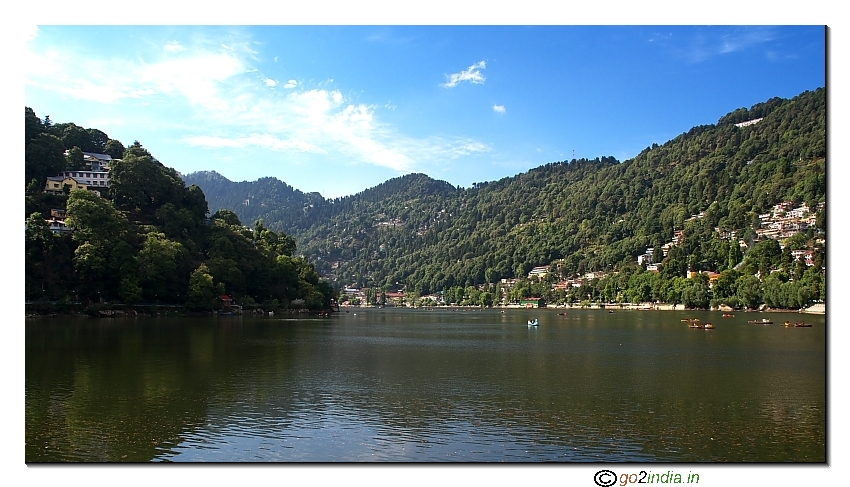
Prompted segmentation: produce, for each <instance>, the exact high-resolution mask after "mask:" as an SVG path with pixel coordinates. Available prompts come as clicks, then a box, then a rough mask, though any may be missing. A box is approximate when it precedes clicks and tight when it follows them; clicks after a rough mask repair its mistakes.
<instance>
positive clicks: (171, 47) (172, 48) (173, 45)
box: [163, 41, 185, 52]
mask: <svg viewBox="0 0 850 487" xmlns="http://www.w3.org/2000/svg"><path fill="white" fill-rule="evenodd" d="M163 49H165V50H166V51H168V52H178V51H182V50H183V49H185V48H184V47H183V45H182V44H180V43H179V42H177V41H170V42H167V43H166V44H165V47H163Z"/></svg>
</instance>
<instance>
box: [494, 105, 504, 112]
mask: <svg viewBox="0 0 850 487" xmlns="http://www.w3.org/2000/svg"><path fill="white" fill-rule="evenodd" d="M493 111H494V112H497V113H505V105H493Z"/></svg>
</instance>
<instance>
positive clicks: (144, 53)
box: [23, 25, 826, 197]
mask: <svg viewBox="0 0 850 487" xmlns="http://www.w3.org/2000/svg"><path fill="white" fill-rule="evenodd" d="M23 61H24V63H25V104H26V106H29V107H31V108H33V109H34V110H35V112H36V114H37V115H39V116H40V117H44V116H45V115H50V117H51V119H52V120H53V121H54V122H73V123H76V124H78V125H81V126H83V127H87V128H89V127H91V128H97V129H100V130H102V131H104V132H106V133H107V134H108V135H109V136H110V137H112V138H115V139H118V140H120V141H121V142H122V143H123V144H125V145H129V144H131V143H132V142H133V141H134V140H138V141H140V142H141V143H142V144H143V145H144V146H145V147H147V148H148V149H149V150H150V151H151V152H152V153H153V154H154V156H156V157H157V158H158V159H159V160H161V161H162V162H163V163H164V164H166V165H168V166H171V167H174V168H175V169H177V170H178V171H180V172H182V173H189V172H193V171H199V170H215V171H218V172H220V173H221V174H223V175H224V176H226V177H227V178H229V179H231V180H234V181H242V180H255V179H257V178H260V177H264V176H274V177H277V178H279V179H281V180H283V181H285V182H286V183H288V184H290V185H292V186H293V187H295V188H297V189H300V190H302V191H318V192H320V193H322V194H323V195H324V196H326V197H337V196H344V195H347V194H353V193H356V192H359V191H362V190H364V189H366V188H369V187H372V186H375V185H377V184H379V183H381V182H383V181H385V180H387V179H390V178H392V177H396V176H399V175H402V174H406V173H410V172H423V173H426V174H428V175H430V176H431V177H434V178H437V179H443V180H446V181H448V182H450V183H452V184H455V185H460V186H470V185H471V184H472V183H473V182H480V181H492V180H496V179H500V178H502V177H505V176H511V175H514V174H517V173H520V172H523V171H526V170H528V169H531V168H533V167H536V166H539V165H542V164H546V163H548V162H554V161H562V160H569V159H572V157H573V154H575V157H579V158H580V157H588V158H594V157H598V156H614V157H616V158H618V159H620V160H626V159H628V158H631V157H633V156H635V155H636V154H637V153H639V152H640V151H641V150H642V149H644V148H645V147H647V146H649V145H651V144H652V143H659V144H661V143H664V142H665V141H667V140H669V139H671V138H673V137H675V136H677V135H678V134H680V133H682V132H685V131H687V130H689V129H690V128H691V127H692V126H695V125H700V124H710V123H716V122H717V120H718V118H720V117H721V116H722V115H724V114H726V113H728V112H729V111H732V110H734V109H736V108H739V107H750V106H751V105H753V104H755V103H758V102H761V101H765V100H767V99H769V98H771V97H774V96H779V97H793V96H795V95H797V94H799V93H801V92H803V91H805V90H813V89H816V88H818V87H821V86H825V76H826V74H825V65H826V61H825V35H824V28H823V27H822V26H751V27H744V26H715V27H708V26H529V27H520V26H406V27H401V26H392V25H388V26H258V27H224V26H214V27H203V26H182V27H181V26H140V27H139V26H113V27H101V26H39V27H38V28H33V29H32V30H31V31H30V32H29V33H28V40H27V41H26V44H25V56H24V58H23Z"/></svg>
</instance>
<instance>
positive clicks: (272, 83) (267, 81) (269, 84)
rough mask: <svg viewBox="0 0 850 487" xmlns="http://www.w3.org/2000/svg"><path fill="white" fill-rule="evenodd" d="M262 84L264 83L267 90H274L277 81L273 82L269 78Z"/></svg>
mask: <svg viewBox="0 0 850 487" xmlns="http://www.w3.org/2000/svg"><path fill="white" fill-rule="evenodd" d="M264 82H265V83H266V86H268V87H269V88H274V87H275V86H277V81H275V80H273V79H271V78H266V79H265V80H264Z"/></svg>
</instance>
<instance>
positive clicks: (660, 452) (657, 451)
mask: <svg viewBox="0 0 850 487" xmlns="http://www.w3.org/2000/svg"><path fill="white" fill-rule="evenodd" d="M567 313H568V314H567V315H566V316H559V315H558V314H557V311H555V310H537V311H526V310H511V311H507V312H505V313H500V312H499V311H496V310H476V311H472V310H439V311H437V310H435V311H427V310H422V311H413V310H364V309H356V310H350V311H349V312H348V313H346V312H344V311H343V312H342V313H340V314H338V315H335V316H333V317H331V318H324V319H320V318H291V317H290V318H280V317H278V316H276V317H256V318H255V317H224V316H222V317H211V318H137V319H133V318H127V319H45V320H28V321H27V325H26V461H27V462H54V461H84V462H91V461H95V462H103V461H106V462H118V461H133V462H148V461H174V462H182V461H188V462H195V461H206V462H218V461H251V462H254V461H288V462H292V461H311V462H314V461H319V462H336V461H357V462H360V461H429V462H430V461H464V462H466V461H474V462H483V461H486V462H491V461H508V462H512V461H534V462H539V461H564V462H579V461H630V462H633V461H662V462H692V461H731V462H788V461H790V462H824V461H825V460H826V440H825V437H826V354H825V350H826V339H825V335H826V334H825V319H824V317H823V316H815V315H799V314H787V315H785V314H757V313H736V316H735V317H734V318H721V316H720V313H719V312H690V311H688V312H684V311H683V312H676V311H617V312H615V313H608V312H606V311H604V310H602V311H599V310H571V311H568V312H567ZM765 316H766V317H769V318H772V319H773V320H774V321H775V323H777V324H774V325H751V324H747V320H752V319H756V318H759V319H760V318H762V317H765ZM688 317H699V318H701V319H702V320H703V321H712V322H713V323H715V325H716V326H717V329H715V330H694V329H689V328H687V325H686V324H685V323H682V322H681V320H682V319H684V318H688ZM531 318H539V319H540V327H539V328H537V329H529V328H528V327H527V326H526V324H525V323H526V320H528V319H531ZM786 319H787V320H790V321H791V322H792V323H793V322H794V321H799V320H803V319H804V320H805V321H806V322H808V323H812V324H813V325H814V326H812V327H811V328H793V327H792V328H785V327H783V326H781V324H780V323H782V322H784V321H785V320H786Z"/></svg>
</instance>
